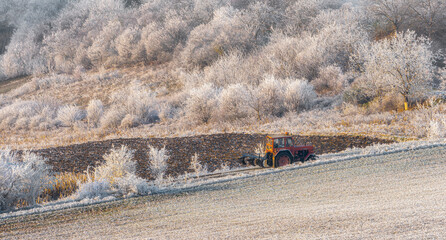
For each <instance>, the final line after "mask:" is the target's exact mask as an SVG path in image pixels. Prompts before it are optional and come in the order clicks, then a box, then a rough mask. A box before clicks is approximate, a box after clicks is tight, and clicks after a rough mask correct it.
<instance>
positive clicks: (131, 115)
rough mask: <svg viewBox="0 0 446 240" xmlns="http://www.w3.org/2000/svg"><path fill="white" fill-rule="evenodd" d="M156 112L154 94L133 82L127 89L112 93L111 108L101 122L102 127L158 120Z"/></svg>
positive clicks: (131, 124)
mask: <svg viewBox="0 0 446 240" xmlns="http://www.w3.org/2000/svg"><path fill="white" fill-rule="evenodd" d="M158 114H159V104H158V100H157V99H156V94H155V93H154V92H152V90H150V88H149V87H147V86H145V85H143V84H141V83H140V82H133V83H132V84H131V85H130V86H129V87H128V88H127V89H124V90H121V91H117V92H114V93H113V94H112V96H111V108H110V110H109V111H108V112H106V114H105V116H104V118H103V119H102V122H101V124H102V127H118V126H120V125H121V126H123V127H133V126H137V125H139V124H148V123H154V122H156V121H158V120H159V116H158ZM121 121H123V122H121Z"/></svg>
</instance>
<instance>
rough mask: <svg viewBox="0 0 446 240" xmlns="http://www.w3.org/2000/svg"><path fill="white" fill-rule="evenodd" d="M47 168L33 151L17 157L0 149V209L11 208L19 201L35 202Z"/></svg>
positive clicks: (45, 178) (41, 187) (30, 203)
mask: <svg viewBox="0 0 446 240" xmlns="http://www.w3.org/2000/svg"><path fill="white" fill-rule="evenodd" d="M49 170H50V167H49V166H48V165H47V164H46V163H45V159H44V158H43V157H40V156H38V155H36V154H34V153H30V152H24V153H23V154H22V155H21V157H19V156H18V155H16V154H15V153H14V152H12V151H11V150H0V210H6V209H10V208H13V207H14V206H16V205H17V204H18V203H19V201H26V203H28V204H29V205H34V204H36V199H37V197H38V196H39V195H40V194H41V193H42V191H43V187H44V186H45V184H47V181H48V174H49Z"/></svg>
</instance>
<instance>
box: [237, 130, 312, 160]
mask: <svg viewBox="0 0 446 240" xmlns="http://www.w3.org/2000/svg"><path fill="white" fill-rule="evenodd" d="M265 145H266V146H265V155H264V156H256V155H253V154H244V155H243V157H242V158H241V159H242V163H244V164H253V165H258V166H261V167H281V166H285V165H288V164H292V163H294V162H298V161H300V162H304V161H306V160H308V159H315V158H316V156H315V155H314V147H313V146H295V145H294V141H293V138H292V136H290V135H288V134H285V135H283V134H282V135H269V136H267V137H266V144H265Z"/></svg>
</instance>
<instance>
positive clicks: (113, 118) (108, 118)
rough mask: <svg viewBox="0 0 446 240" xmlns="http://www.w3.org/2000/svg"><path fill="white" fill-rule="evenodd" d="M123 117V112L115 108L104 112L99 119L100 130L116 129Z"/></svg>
mask: <svg viewBox="0 0 446 240" xmlns="http://www.w3.org/2000/svg"><path fill="white" fill-rule="evenodd" d="M124 117H125V111H124V110H122V109H117V108H115V107H113V108H111V109H109V110H108V111H106V112H105V114H104V116H103V117H102V118H101V128H103V129H107V128H117V127H119V126H120V125H121V121H122V119H124Z"/></svg>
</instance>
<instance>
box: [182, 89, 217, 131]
mask: <svg viewBox="0 0 446 240" xmlns="http://www.w3.org/2000/svg"><path fill="white" fill-rule="evenodd" d="M220 92H221V90H220V89H218V88H216V87H214V86H213V85H212V84H204V85H203V86H201V87H199V88H193V89H191V90H190V92H189V98H188V99H187V100H186V103H185V107H184V111H185V115H186V118H187V119H188V120H190V121H192V122H194V123H199V124H202V123H209V122H210V121H211V120H212V118H213V117H214V116H215V114H216V110H217V107H218V101H219V97H220Z"/></svg>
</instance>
